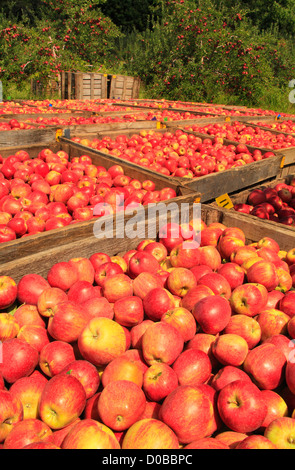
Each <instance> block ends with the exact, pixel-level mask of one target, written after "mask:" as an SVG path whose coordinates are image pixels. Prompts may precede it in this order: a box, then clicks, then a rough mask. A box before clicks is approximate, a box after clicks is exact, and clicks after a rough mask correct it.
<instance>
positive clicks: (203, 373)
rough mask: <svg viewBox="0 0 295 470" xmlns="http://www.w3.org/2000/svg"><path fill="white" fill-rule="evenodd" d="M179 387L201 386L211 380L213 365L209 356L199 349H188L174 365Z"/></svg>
mask: <svg viewBox="0 0 295 470" xmlns="http://www.w3.org/2000/svg"><path fill="white" fill-rule="evenodd" d="M172 369H173V370H174V371H175V372H176V374H177V377H178V382H179V385H191V386H198V385H201V384H203V383H205V382H207V380H208V379H209V377H210V375H211V372H212V365H211V361H210V359H209V356H208V354H206V353H205V352H204V351H201V350H199V349H186V350H185V351H183V352H182V353H180V354H179V356H178V357H177V359H176V360H175V361H174V363H173V365H172Z"/></svg>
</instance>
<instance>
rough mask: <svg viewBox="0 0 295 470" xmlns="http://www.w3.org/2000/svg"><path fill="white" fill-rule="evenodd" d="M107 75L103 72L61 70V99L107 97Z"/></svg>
mask: <svg viewBox="0 0 295 470" xmlns="http://www.w3.org/2000/svg"><path fill="white" fill-rule="evenodd" d="M107 82H108V76H107V75H106V74H103V73H82V72H62V73H61V99H62V100H65V99H68V100H70V99H76V100H85V99H92V100H93V99H103V98H107V97H108V90H107Z"/></svg>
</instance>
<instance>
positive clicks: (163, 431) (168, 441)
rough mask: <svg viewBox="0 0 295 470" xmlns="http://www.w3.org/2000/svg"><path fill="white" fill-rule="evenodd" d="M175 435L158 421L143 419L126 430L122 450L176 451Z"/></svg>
mask: <svg viewBox="0 0 295 470" xmlns="http://www.w3.org/2000/svg"><path fill="white" fill-rule="evenodd" d="M178 448H179V442H178V439H177V436H176V434H175V433H174V432H173V431H172V430H171V429H170V428H169V427H168V426H167V425H166V424H165V423H163V422H161V421H159V420H158V419H153V418H145V419H141V420H139V421H137V422H136V423H134V424H132V426H130V428H129V429H127V431H126V434H125V435H124V438H123V442H122V449H178Z"/></svg>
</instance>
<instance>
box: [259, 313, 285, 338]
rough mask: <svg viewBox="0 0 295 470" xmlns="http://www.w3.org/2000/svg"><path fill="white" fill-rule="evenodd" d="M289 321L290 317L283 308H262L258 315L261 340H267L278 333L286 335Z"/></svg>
mask: <svg viewBox="0 0 295 470" xmlns="http://www.w3.org/2000/svg"><path fill="white" fill-rule="evenodd" d="M289 321H290V317H289V316H288V315H287V314H286V313H284V312H282V311H281V310H277V309H275V308H269V309H265V310H262V311H261V312H260V313H259V314H258V315H257V322H258V323H259V325H260V328H261V340H262V341H265V340H266V339H267V338H270V337H271V336H274V335H278V334H282V335H286V334H287V332H288V325H289Z"/></svg>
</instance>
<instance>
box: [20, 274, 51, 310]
mask: <svg viewBox="0 0 295 470" xmlns="http://www.w3.org/2000/svg"><path fill="white" fill-rule="evenodd" d="M49 287H50V285H49V283H48V282H47V281H46V279H44V278H43V277H42V276H40V275H39V274H25V275H24V276H22V278H21V280H20V281H19V283H18V285H17V298H18V301H19V302H20V303H21V304H25V303H26V304H30V305H37V302H38V298H39V296H40V295H41V294H42V292H43V291H44V290H45V289H48V288H49Z"/></svg>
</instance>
